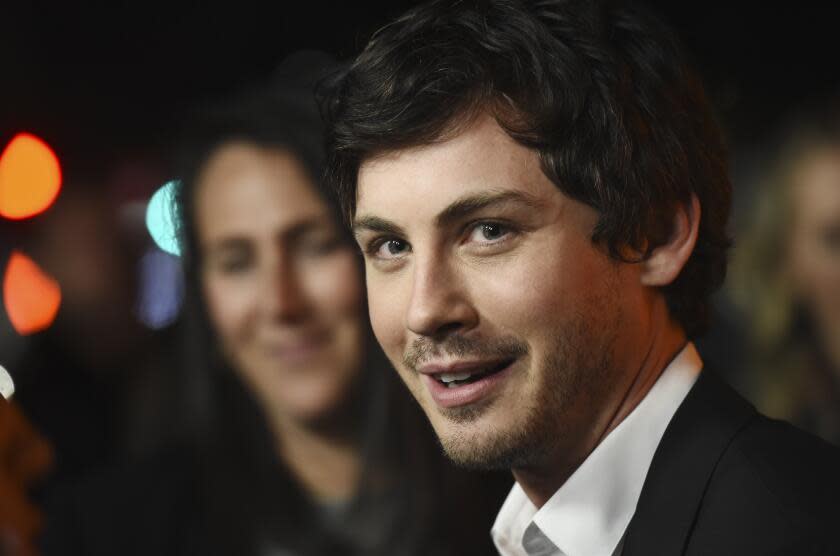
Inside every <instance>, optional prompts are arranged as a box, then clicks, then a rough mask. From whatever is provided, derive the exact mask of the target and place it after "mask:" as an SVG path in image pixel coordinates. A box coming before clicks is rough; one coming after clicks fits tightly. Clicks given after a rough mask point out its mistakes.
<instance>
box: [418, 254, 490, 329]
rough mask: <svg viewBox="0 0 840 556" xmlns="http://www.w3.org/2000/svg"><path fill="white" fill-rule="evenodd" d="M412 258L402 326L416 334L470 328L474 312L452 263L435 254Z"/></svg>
mask: <svg viewBox="0 0 840 556" xmlns="http://www.w3.org/2000/svg"><path fill="white" fill-rule="evenodd" d="M415 261H416V262H415V265H414V269H413V270H414V273H413V280H414V281H413V284H412V289H411V297H410V300H409V306H408V311H407V314H406V328H408V329H409V330H411V331H412V332H414V333H415V334H417V335H420V336H427V337H441V336H445V335H447V334H450V333H452V332H456V331H463V330H467V329H470V328H472V327H474V326H475V325H476V323H477V322H478V315H477V313H476V311H475V308H474V307H473V304H472V303H471V302H470V299H469V295H468V293H467V291H466V288H465V284H464V277H463V276H462V275H461V273H460V272H459V271H458V269H457V267H456V266H455V264H454V263H453V262H451V261H447V260H446V259H442V258H435V257H429V258H428V259H425V260H423V259H420V258H417V259H415Z"/></svg>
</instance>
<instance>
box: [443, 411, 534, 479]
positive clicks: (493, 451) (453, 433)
mask: <svg viewBox="0 0 840 556" xmlns="http://www.w3.org/2000/svg"><path fill="white" fill-rule="evenodd" d="M463 409H464V410H463V411H458V412H456V413H455V414H454V415H453V414H452V413H450V412H449V411H447V415H446V416H444V415H441V414H438V415H437V416H436V418H437V420H438V422H433V428H434V429H435V432H436V434H437V437H438V441H439V442H440V445H441V447H442V448H443V451H444V453H445V454H446V456H447V457H448V458H449V459H450V460H452V462H453V463H455V464H456V465H458V466H460V467H464V468H467V469H473V470H483V471H493V470H508V469H510V468H511V467H516V466H519V465H521V464H522V463H523V462H522V460H523V459H524V457H526V456H527V455H528V452H527V449H526V447H525V446H523V444H525V443H526V440H527V439H526V438H523V437H522V436H521V435H519V434H516V433H515V432H512V431H508V430H505V428H504V427H500V426H499V423H495V422H494V420H493V419H492V418H491V416H490V415H488V414H486V412H482V411H477V410H475V409H474V410H473V411H472V412H470V411H469V410H467V409H466V408H463Z"/></svg>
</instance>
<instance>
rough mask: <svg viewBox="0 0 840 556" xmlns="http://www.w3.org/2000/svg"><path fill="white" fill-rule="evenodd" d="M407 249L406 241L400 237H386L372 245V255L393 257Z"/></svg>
mask: <svg viewBox="0 0 840 556" xmlns="http://www.w3.org/2000/svg"><path fill="white" fill-rule="evenodd" d="M408 250H409V249H408V243H407V242H405V241H403V240H401V239H386V240H384V241H381V242H378V243H375V244H374V245H373V255H374V256H375V257H377V258H380V259H394V258H397V257H400V256H402V255H403V254H405V253H406V252H408Z"/></svg>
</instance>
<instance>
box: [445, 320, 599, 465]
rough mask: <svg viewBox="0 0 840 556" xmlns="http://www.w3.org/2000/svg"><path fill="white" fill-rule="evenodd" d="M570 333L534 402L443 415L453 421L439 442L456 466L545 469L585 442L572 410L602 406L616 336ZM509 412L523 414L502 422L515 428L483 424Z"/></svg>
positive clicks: (582, 325) (585, 329)
mask: <svg viewBox="0 0 840 556" xmlns="http://www.w3.org/2000/svg"><path fill="white" fill-rule="evenodd" d="M569 328H570V330H568V331H567V333H566V334H565V335H564V336H562V337H558V338H557V340H556V342H555V344H554V346H553V349H552V350H550V352H549V353H547V354H546V356H545V357H544V358H543V360H542V362H541V363H542V365H541V366H542V368H543V374H544V377H545V380H544V384H541V385H537V388H536V395H535V396H533V397H532V398H531V399H529V400H516V402H517V403H515V404H511V403H510V400H491V401H487V402H481V403H478V404H473V405H471V406H468V407H463V408H451V409H446V410H441V409H437V411H439V412H440V414H441V415H442V416H443V418H444V419H445V420H446V421H448V423H447V424H445V425H443V427H442V430H440V431H438V439H439V441H440V444H441V447H442V448H443V451H444V453H445V454H446V455H447V456H448V457H449V458H450V459H451V460H452V461H453V462H454V463H456V464H457V465H459V466H462V467H466V468H468V469H476V470H508V469H516V468H528V467H534V466H539V465H542V464H544V463H545V462H546V461H550V460H551V459H552V458H553V457H556V455H557V454H558V453H562V452H563V450H564V449H565V448H566V447H567V446H568V445H569V444H570V443H571V440H570V439H571V438H575V437H577V436H579V431H577V430H575V429H576V428H577V426H579V425H577V424H576V422H575V421H574V420H573V419H570V417H571V416H570V415H569V412H570V408H571V407H573V406H577V407H580V404H581V403H583V404H590V403H598V398H599V396H598V395H597V394H596V393H595V392H593V388H592V386H593V385H596V386H597V385H602V384H604V382H605V381H606V380H608V377H609V376H610V369H611V368H612V366H613V361H612V359H613V358H612V353H613V350H612V345H613V343H614V341H615V335H614V334H604V333H603V330H599V332H600V333H598V332H596V331H595V327H594V326H592V325H591V324H590V323H588V322H587V321H586V320H585V319H578V320H576V321H575V322H574V323H571V325H570V327H569ZM581 346H589V349H581ZM532 380H533V379H532ZM595 390H597V388H595ZM505 405H508V406H512V407H505ZM433 411H435V410H433ZM505 411H515V412H517V416H516V418H515V419H500V420H499V421H500V422H501V423H505V424H509V425H510V426H509V427H506V428H501V427H499V428H491V426H490V424H489V423H482V422H481V421H482V420H483V419H484V418H485V417H487V416H489V415H490V414H491V412H494V413H495V412H505ZM441 433H442V434H441Z"/></svg>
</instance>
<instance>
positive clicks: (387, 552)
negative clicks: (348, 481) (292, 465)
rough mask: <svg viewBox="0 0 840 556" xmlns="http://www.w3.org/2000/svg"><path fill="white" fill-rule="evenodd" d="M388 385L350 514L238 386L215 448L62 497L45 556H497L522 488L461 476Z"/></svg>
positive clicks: (173, 456) (181, 450)
mask: <svg viewBox="0 0 840 556" xmlns="http://www.w3.org/2000/svg"><path fill="white" fill-rule="evenodd" d="M376 376H377V377H380V378H384V379H385V383H382V382H381V381H379V380H377V381H376V382H375V384H379V385H380V386H382V387H385V388H386V391H387V393H385V392H380V393H375V391H376V389H377V387H376V386H375V384H371V385H370V387H369V391H370V392H371V396H372V398H371V399H379V400H388V402H389V403H388V407H386V408H384V413H382V414H378V413H377V412H376V411H371V412H369V413H370V415H369V416H368V417H367V418H366V420H365V421H366V422H368V423H369V424H370V425H372V428H371V429H370V430H369V431H368V432H367V433H365V437H366V438H367V439H369V440H370V441H371V446H370V447H368V448H367V449H366V450H365V454H366V456H365V461H366V464H365V472H364V473H365V476H364V477H363V479H362V485H361V487H360V494H359V495H358V496H357V497H356V498H355V499H353V500H350V501H348V502H347V503H346V504H341V505H334V506H324V505H323V504H318V503H316V502H315V501H313V500H311V499H310V498H309V497H308V496H307V495H306V493H305V492H303V491H302V490H301V488H300V487H299V486H298V485H297V483H296V481H295V480H294V479H293V478H292V477H291V476H290V474H289V473H288V471H287V470H286V469H285V468H284V466H283V465H281V464H280V462H279V461H278V458H277V457H276V453H275V452H274V444H273V442H272V440H271V438H270V435H268V434H267V432H266V430H265V429H264V427H263V426H261V425H260V416H259V415H258V414H257V412H256V407H254V405H253V404H251V403H249V402H247V400H246V399H245V397H244V392H238V393H237V388H238V387H237V383H236V381H233V380H230V381H228V382H227V383H226V384H227V387H226V389H225V391H226V392H227V393H228V394H230V395H231V399H228V400H227V401H224V405H223V407H225V408H227V409H226V411H224V412H223V413H220V417H224V418H223V419H221V420H219V421H218V426H217V427H216V428H215V429H214V430H213V434H212V435H211V436H210V438H209V442H206V441H205V442H195V443H192V444H182V445H179V446H178V447H176V448H173V449H171V450H168V451H166V452H162V453H161V454H159V455H158V456H156V457H154V458H147V459H146V460H145V461H143V462H140V463H137V464H135V465H133V466H131V467H130V468H122V469H120V470H115V471H112V472H110V473H108V474H107V475H99V476H97V477H94V478H91V479H90V480H89V481H88V482H87V483H86V484H83V485H78V486H76V487H73V488H72V490H71V491H69V492H66V493H64V495H61V496H59V497H57V501H56V502H55V503H54V504H52V505H51V506H50V507H49V508H48V521H47V523H46V524H45V536H44V542H43V554H44V556H59V555H61V556H64V555H67V556H81V555H84V556H113V555H115V554H119V555H120V556H133V555H136V556H149V555H152V554H154V555H155V556H186V555H198V554H200V555H202V556H326V555H330V556H345V555H346V556H355V555H359V556H361V555H365V556H367V555H373V556H461V555H464V554H469V555H473V554H475V555H482V554H494V553H495V550H494V549H493V545H492V541H491V539H490V535H489V530H490V527H491V525H492V523H493V518H494V516H495V513H496V510H497V509H498V507H499V506H500V505H501V503H502V500H503V498H504V494H505V492H507V490H508V489H509V488H510V484H511V482H512V478H511V477H510V475H509V474H508V473H504V474H499V473H494V474H488V473H482V474H476V473H467V472H465V471H462V470H459V469H456V468H455V467H454V466H453V465H452V464H451V463H449V462H448V461H446V459H445V458H444V457H443V454H442V453H441V452H440V449H439V448H438V447H437V446H436V443H435V441H434V436H433V432H432V430H431V427H430V426H429V424H428V422H427V421H426V419H425V418H424V417H423V416H422V414H421V413H420V411H419V408H418V407H417V405H416V403H414V401H413V400H412V399H410V397H409V395H408V392H407V391H406V390H405V388H404V387H403V385H402V384H399V383H398V380H397V378H396V376H395V374H394V373H389V374H384V373H381V374H380V373H378V374H377V375H376ZM375 405H376V404H373V405H371V406H370V407H374V406H375ZM249 412H250V413H249Z"/></svg>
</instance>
